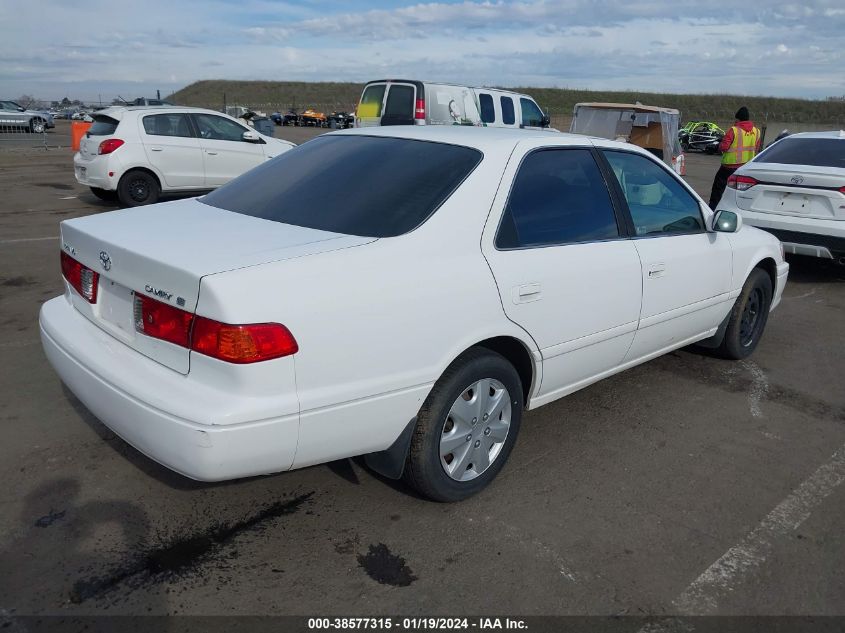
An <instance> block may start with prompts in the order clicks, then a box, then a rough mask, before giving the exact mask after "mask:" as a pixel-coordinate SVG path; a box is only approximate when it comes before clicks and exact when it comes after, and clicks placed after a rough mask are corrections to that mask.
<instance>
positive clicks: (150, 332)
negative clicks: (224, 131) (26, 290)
mask: <svg viewBox="0 0 845 633" xmlns="http://www.w3.org/2000/svg"><path fill="white" fill-rule="evenodd" d="M61 266H62V273H63V275H64V279H65V282H66V283H65V285H66V291H65V294H64V296H62V297H57V298H55V299H52V300H51V301H48V302H47V303H45V304H44V306H43V308H42V310H41V316H40V324H41V336H42V341H43V344H44V349H45V351H46V353H47V356H48V358H49V359H50V362H51V363H52V364H53V366H54V367H55V369H56V371H57V372H58V374H59V375H60V377H61V379H62V380H63V381H64V382H65V383H66V384H67V386H68V387H69V388H70V389H71V391H73V393H75V394H76V395H77V396H78V398H79V399H80V400H81V401H82V402H83V403H84V404H85V405H86V406H87V407H88V408H89V409H90V410H91V411H92V412H93V413H94V415H96V416H97V417H98V418H99V419H100V420H102V421H103V422H104V423H105V424H106V425H107V426H109V427H110V428H111V429H112V430H114V431H115V432H116V433H117V434H118V435H120V436H121V437H123V438H124V439H125V440H126V441H127V442H129V443H130V444H132V445H133V446H135V447H136V448H137V449H138V450H140V451H142V452H143V453H145V454H146V455H148V456H149V457H151V458H152V459H154V460H156V461H158V462H160V463H162V464H164V465H165V466H167V467H169V468H171V469H173V470H175V471H178V472H180V473H182V474H184V475H186V476H188V477H191V478H194V479H200V480H206V481H217V480H224V479H232V478H238V477H247V476H250V475H259V474H264V473H274V472H279V471H284V470H289V469H294V468H301V467H303V466H309V465H311V464H318V463H321V462H327V461H329V460H335V459H340V458H346V457H351V456H355V455H366V461H367V463H368V464H369V465H370V467H371V468H373V469H374V470H376V471H378V472H380V473H382V474H384V475H386V476H389V477H394V478H398V477H404V478H405V479H406V480H407V481H408V482H409V483H410V484H411V485H412V486H414V487H415V488H416V489H418V490H419V491H420V492H421V493H422V494H424V495H426V496H427V497H429V498H431V499H436V500H441V501H454V500H459V499H463V498H465V497H468V496H469V495H471V494H473V493H475V492H478V491H479V490H480V489H482V488H483V487H484V486H486V485H487V484H488V483H489V482H490V481H491V480H492V479H493V478H494V477H495V476H496V475H497V474H498V473H499V471H500V470H501V469H502V467H503V466H504V465H505V462H506V461H507V459H508V455H509V454H510V452H511V450H512V449H513V447H514V443H515V441H516V438H517V434H518V432H519V427H520V422H521V420H522V413H523V411H524V410H525V409H533V408H536V407H539V406H541V405H544V404H547V403H549V402H552V401H554V400H556V399H558V398H561V397H562V396H565V395H567V394H569V393H571V392H573V391H575V390H577V389H580V388H582V387H585V386H587V385H589V384H591V383H594V382H596V381H598V380H600V379H601V378H604V377H606V376H610V375H611V374H614V373H616V372H619V371H622V370H624V369H627V368H629V367H632V366H634V365H637V364H639V363H643V362H645V361H647V360H649V359H652V358H654V357H656V356H659V355H660V354H665V353H667V352H669V351H671V350H673V349H676V348H679V347H682V346H685V345H690V344H692V343H699V344H700V345H703V346H708V347H711V348H714V349H715V351H716V353H719V354H721V355H723V356H725V357H729V358H734V359H740V358H744V357H746V356H747V355H748V354H750V353H751V352H752V351H753V350H754V348H755V347H756V346H757V344H758V343H759V341H760V338H761V336H762V335H763V330H764V328H765V325H766V321H767V318H768V315H769V311H770V310H771V309H772V308H773V307H774V306H775V305H777V303H778V302H779V300H780V297H781V293H782V292H783V288H784V285H785V283H786V277H787V270H788V265H787V264H786V263H784V260H783V254H782V252H781V248H780V245H779V243H778V241H777V240H776V239H775V238H774V237H772V236H771V235H769V234H768V233H765V232H763V231H760V230H757V229H754V228H752V227H749V226H742V220H741V218H740V217H739V216H738V215H736V214H734V213H731V212H722V213H717V214H716V215H715V216H714V215H713V214H712V213H711V211H710V210H709V209H708V207H707V205H706V204H705V203H704V201H702V200H701V198H699V197H698V196H697V195H696V194H695V193H694V192H693V191H692V189H690V188H689V187H688V186H687V184H686V183H685V182H684V181H683V180H681V179H680V178H678V177H677V176H676V175H674V174H673V173H672V172H671V171H669V170H668V169H666V167H665V166H664V165H663V164H662V163H661V162H659V161H658V160H657V159H655V158H654V157H652V156H651V155H650V154H648V153H646V152H645V151H642V150H640V149H638V148H636V147H633V146H631V145H627V144H622V143H616V142H613V141H605V140H600V139H591V138H587V137H584V136H575V135H567V134H548V133H547V132H531V131H524V130H493V129H480V128H464V127H433V126H428V127H411V126H408V127H386V128H378V129H362V130H346V131H343V132H337V133H332V134H327V135H324V136H321V137H319V138H317V139H315V140H312V141H309V142H308V143H305V144H303V145H302V146H300V147H298V148H296V149H293V150H291V151H290V152H287V153H285V154H284V155H283V156H280V157H278V158H276V159H274V160H273V161H269V162H267V163H266V164H264V165H262V166H260V167H257V168H256V169H254V170H252V171H250V172H249V173H247V174H245V175H244V176H242V177H240V178H238V179H236V180H234V181H232V182H231V183H229V184H227V185H224V186H223V187H221V188H220V189H218V190H216V191H215V192H213V193H210V194H208V195H206V196H205V197H203V198H198V199H191V200H180V201H176V202H169V203H164V204H158V205H153V206H151V207H146V208H144V209H141V210H138V209H126V210H122V211H114V212H111V213H104V214H99V215H95V216H90V217H85V218H76V219H72V220H66V221H64V222H62V225H61Z"/></svg>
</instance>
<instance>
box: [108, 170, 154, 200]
mask: <svg viewBox="0 0 845 633" xmlns="http://www.w3.org/2000/svg"><path fill="white" fill-rule="evenodd" d="M160 193H161V190H160V188H159V185H158V181H157V180H156V179H155V178H154V177H153V176H152V175H151V174H149V173H147V172H145V171H141V170H139V169H133V170H132V171H128V172H126V173H125V174H124V175H123V177H122V178H121V179H120V183H118V185H117V198H118V200H120V204H122V205H123V206H125V207H140V206H141V205H144V204H154V203H155V202H157V201H158V197H159V195H160Z"/></svg>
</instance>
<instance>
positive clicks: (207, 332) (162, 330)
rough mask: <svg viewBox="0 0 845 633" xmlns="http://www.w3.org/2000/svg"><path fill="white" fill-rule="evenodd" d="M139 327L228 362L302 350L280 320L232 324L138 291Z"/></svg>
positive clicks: (251, 359) (256, 359)
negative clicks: (194, 313)
mask: <svg viewBox="0 0 845 633" xmlns="http://www.w3.org/2000/svg"><path fill="white" fill-rule="evenodd" d="M135 329H136V330H137V331H138V332H141V333H142V334H145V335H147V336H151V337H153V338H157V339H161V340H163V341H168V342H170V343H173V344H174V345H179V346H180V347H187V348H188V349H191V350H192V351H195V352H198V353H200V354H205V355H206V356H211V357H212V358H217V359H219V360H223V361H226V362H228V363H238V364H246V363H256V362H259V361H263V360H271V359H273V358H281V357H283V356H290V355H291V354H296V352H298V351H299V345H298V344H297V342H296V339H295V338H294V337H293V334H291V333H290V330H288V329H287V328H286V327H285V326H284V325H282V324H280V323H251V324H247V325H230V324H228V323H221V322H219V321H215V320H213V319H208V318H206V317H202V316H195V315H193V314H191V313H190V312H186V311H185V310H180V309H179V308H174V307H173V306H171V305H168V304H166V303H162V302H161V301H156V300H155V299H151V298H149V297H144V296H142V295H138V294H136V295H135Z"/></svg>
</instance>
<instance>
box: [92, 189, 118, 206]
mask: <svg viewBox="0 0 845 633" xmlns="http://www.w3.org/2000/svg"><path fill="white" fill-rule="evenodd" d="M90 189H91V193H93V194H94V195H95V196H97V197H98V198H99V199H100V200H105V201H106V202H114V201H115V200H117V192H116V191H109V190H108V189H100V188H99V187H90Z"/></svg>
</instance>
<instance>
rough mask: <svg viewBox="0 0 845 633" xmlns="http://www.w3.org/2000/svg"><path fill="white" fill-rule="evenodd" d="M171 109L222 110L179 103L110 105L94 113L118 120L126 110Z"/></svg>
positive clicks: (180, 110)
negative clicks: (180, 104)
mask: <svg viewBox="0 0 845 633" xmlns="http://www.w3.org/2000/svg"><path fill="white" fill-rule="evenodd" d="M173 110H177V111H179V112H197V113H199V112H204V113H206V114H223V113H222V112H218V111H217V110H209V109H207V108H194V107H192V106H179V105H146V106H136V105H129V106H110V107H108V108H103V109H102V110H97V111H96V112H95V113H94V114H96V115H105V116H107V117H111V118H113V119H117V120H118V121H119V120H120V119H122V118H123V116H124V115H125V114H126V113H127V112H162V111H173Z"/></svg>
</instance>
